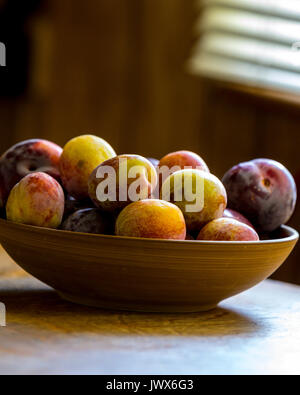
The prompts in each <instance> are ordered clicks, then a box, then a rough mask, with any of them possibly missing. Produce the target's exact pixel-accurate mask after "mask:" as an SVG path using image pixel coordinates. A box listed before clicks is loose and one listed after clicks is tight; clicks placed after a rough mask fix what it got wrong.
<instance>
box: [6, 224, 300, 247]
mask: <svg viewBox="0 0 300 395" xmlns="http://www.w3.org/2000/svg"><path fill="white" fill-rule="evenodd" d="M5 224H9V226H13V227H17V228H19V229H24V231H25V230H27V231H30V230H35V231H40V232H43V233H44V234H49V235H50V234H51V235H54V234H65V235H68V236H77V237H79V236H81V237H86V238H90V239H97V238H101V239H106V240H123V241H126V240H127V241H138V242H144V243H151V242H152V243H153V242H156V243H160V244H162V243H164V244H166V243H172V244H174V243H176V244H182V245H187V243H189V244H191V245H239V246H247V245H274V244H275V245H276V244H281V243H287V242H294V241H298V240H299V233H298V232H297V231H296V230H295V229H293V228H292V227H290V226H287V225H281V228H282V229H284V230H285V231H286V232H287V234H288V236H287V237H283V238H280V239H270V240H259V241H218V240H168V239H150V238H149V239H147V238H139V237H124V236H114V235H102V234H94V233H82V232H70V231H66V230H61V229H51V228H43V227H38V226H33V225H25V224H20V223H16V222H12V221H8V220H5V219H2V218H0V225H1V226H2V225H5Z"/></svg>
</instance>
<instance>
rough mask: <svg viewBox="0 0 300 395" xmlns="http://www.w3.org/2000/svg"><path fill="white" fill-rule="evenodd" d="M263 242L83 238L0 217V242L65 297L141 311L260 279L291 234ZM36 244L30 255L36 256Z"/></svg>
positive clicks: (213, 302) (205, 297)
mask: <svg viewBox="0 0 300 395" xmlns="http://www.w3.org/2000/svg"><path fill="white" fill-rule="evenodd" d="M277 237H278V239H276V240H270V241H264V242H257V243H254V242H238V243H234V242H231V243H230V242H202V241H170V240H149V239H134V238H122V237H115V236H102V235H88V234H80V233H71V232H64V231H58V230H53V229H45V228H36V227H32V226H26V225H19V224H14V223H12V222H8V221H4V220H0V242H1V243H2V245H3V247H4V249H5V250H6V251H7V252H8V253H9V255H10V256H11V257H12V258H13V259H14V260H15V261H16V262H17V263H18V264H19V265H20V266H21V267H22V268H23V269H25V270H26V271H27V272H28V273H30V274H32V275H34V276H35V277H36V278H38V279H40V280H41V281H43V282H45V283H46V284H48V285H50V286H51V287H53V288H54V289H56V290H57V291H58V293H59V294H60V295H61V296H62V297H63V298H64V299H66V300H70V301H72V302H75V303H80V304H84V305H88V306H96V307H102V308H113V309H118V310H128V311H144V312H195V311H207V310H211V309H213V308H215V307H216V306H217V305H218V304H219V303H220V302H221V301H222V300H224V299H226V298H229V297H231V296H233V295H237V294H238V293H240V292H242V291H245V290H246V289H249V288H251V287H253V286H254V285H256V284H258V283H259V282H261V281H263V280H265V279H266V278H268V277H269V276H270V275H271V274H272V273H274V271H275V270H277V269H278V267H279V266H281V264H282V263H283V262H284V261H285V260H286V258H287V257H288V255H289V254H290V252H291V251H292V249H293V248H294V246H295V244H296V242H297V240H298V234H297V232H295V231H293V230H292V229H290V228H282V230H281V233H280V234H279V235H278V236H277ZM37 246H38V253H37Z"/></svg>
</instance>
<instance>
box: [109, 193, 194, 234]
mask: <svg viewBox="0 0 300 395" xmlns="http://www.w3.org/2000/svg"><path fill="white" fill-rule="evenodd" d="M116 235H117V236H127V237H140V238H150V239H167V240H185V238H186V225H185V221H184V217H183V215H182V212H181V211H180V210H179V209H178V207H176V206H175V205H173V204H171V203H168V202H165V201H161V200H155V199H149V200H141V201H139V202H135V203H132V204H130V205H129V206H127V207H126V208H125V209H124V210H123V211H122V212H121V213H120V215H119V217H118V219H117V222H116Z"/></svg>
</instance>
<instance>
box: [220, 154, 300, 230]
mask: <svg viewBox="0 0 300 395" xmlns="http://www.w3.org/2000/svg"><path fill="white" fill-rule="evenodd" d="M223 184H224V186H225V188H226V190H227V195H228V207H229V208H230V209H233V210H236V211H238V212H239V213H241V214H243V215H244V216H245V217H246V218H247V219H248V220H249V221H250V222H251V223H252V224H253V225H254V226H255V228H256V229H258V231H260V232H272V231H274V230H276V229H277V228H278V227H279V226H280V225H283V224H285V223H287V222H288V221H289V219H290V218H291V216H292V215H293V213H294V210H295V206H296V201H297V189H296V184H295V181H294V178H293V176H292V175H291V173H290V172H289V171H288V170H287V169H286V168H285V167H284V166H283V165H282V164H280V163H278V162H276V161H274V160H270V159H256V160H253V161H250V162H245V163H241V164H239V165H237V166H235V167H233V168H232V169H230V170H229V171H228V172H227V173H226V174H225V176H224V178H223Z"/></svg>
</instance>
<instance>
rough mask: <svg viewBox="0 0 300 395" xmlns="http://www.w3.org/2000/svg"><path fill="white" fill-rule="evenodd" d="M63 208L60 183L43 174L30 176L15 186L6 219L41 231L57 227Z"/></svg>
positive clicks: (63, 202)
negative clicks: (36, 227) (35, 227)
mask: <svg viewBox="0 0 300 395" xmlns="http://www.w3.org/2000/svg"><path fill="white" fill-rule="evenodd" d="M64 205H65V196H64V191H63V189H62V187H61V186H60V184H59V183H58V182H57V181H56V180H55V179H54V178H53V177H51V176H49V175H48V174H46V173H32V174H29V175H27V176H26V177H24V178H22V180H21V181H20V182H19V183H18V184H16V185H15V186H14V187H13V189H12V190H11V193H10V195H9V197H8V201H7V205H6V215H7V219H8V220H9V221H12V222H16V223H21V224H26V225H34V226H40V227H45V228H54V229H56V228H58V227H59V226H60V224H61V222H62V218H63V213H64Z"/></svg>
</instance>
